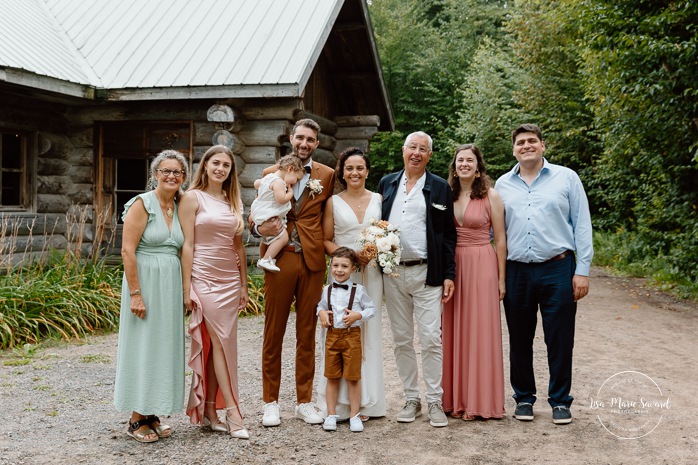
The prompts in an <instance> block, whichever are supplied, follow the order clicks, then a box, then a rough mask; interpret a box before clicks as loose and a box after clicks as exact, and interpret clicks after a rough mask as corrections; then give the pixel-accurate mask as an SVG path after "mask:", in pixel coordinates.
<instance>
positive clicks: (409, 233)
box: [388, 173, 427, 260]
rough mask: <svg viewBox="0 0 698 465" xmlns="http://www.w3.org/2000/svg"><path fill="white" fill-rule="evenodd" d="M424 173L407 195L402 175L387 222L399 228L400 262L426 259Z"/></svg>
mask: <svg viewBox="0 0 698 465" xmlns="http://www.w3.org/2000/svg"><path fill="white" fill-rule="evenodd" d="M426 179H427V174H426V173H424V174H423V175H422V177H421V178H419V179H418V180H417V182H416V183H415V185H414V187H412V189H411V190H410V192H409V193H407V176H406V175H405V174H404V173H403V174H402V179H400V185H399V186H398V189H397V192H396V193H395V200H394V201H393V205H392V207H391V209H390V216H389V217H388V221H389V222H390V223H391V224H394V225H397V226H399V227H400V243H401V244H402V254H401V259H402V260H416V259H420V258H424V259H426V258H427V204H426V201H425V200H424V193H423V192H422V189H423V188H424V182H425V181H426Z"/></svg>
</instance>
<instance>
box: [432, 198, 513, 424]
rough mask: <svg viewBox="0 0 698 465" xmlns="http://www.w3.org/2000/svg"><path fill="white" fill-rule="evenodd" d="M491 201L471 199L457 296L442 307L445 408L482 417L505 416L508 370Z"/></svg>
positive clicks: (459, 252) (460, 246) (461, 232)
mask: <svg viewBox="0 0 698 465" xmlns="http://www.w3.org/2000/svg"><path fill="white" fill-rule="evenodd" d="M491 225H492V224H491V221H490V201H489V199H488V198H487V197H485V198H484V199H470V202H469V203H468V206H467V207H466V209H465V212H464V213H463V225H462V226H461V225H459V224H458V222H457V221H456V231H457V234H458V240H457V243H456V279H455V293H454V295H453V298H452V299H451V300H450V301H449V303H448V304H446V305H445V306H444V312H443V316H442V340H443V360H444V370H443V382H442V384H443V389H444V395H443V407H444V410H445V411H446V412H453V413H459V414H460V413H463V412H465V415H471V416H478V417H482V418H502V417H503V416H504V413H505V412H504V366H503V359H502V324H501V317H500V308H499V286H498V281H499V279H498V274H499V272H498V270H497V254H496V252H495V250H494V247H492V244H491V243H490V227H491Z"/></svg>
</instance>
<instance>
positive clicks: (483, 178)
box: [448, 144, 492, 202]
mask: <svg viewBox="0 0 698 465" xmlns="http://www.w3.org/2000/svg"><path fill="white" fill-rule="evenodd" d="M464 150H470V151H471V152H473V154H474V155H475V159H476V160H477V174H478V175H479V176H478V175H476V177H475V180H474V181H473V186H472V191H471V192H470V198H471V199H484V198H485V197H487V192H489V190H490V187H492V181H490V177H489V176H487V168H486V166H485V159H484V158H483V157H482V153H481V152H480V149H479V148H477V146H476V145H475V144H463V145H459V146H458V147H457V148H456V151H455V152H453V160H452V161H451V164H450V165H448V184H449V185H450V186H451V191H452V192H453V201H454V202H455V201H456V200H458V197H460V181H459V179H458V175H457V174H456V158H458V154H459V153H460V152H462V151H464Z"/></svg>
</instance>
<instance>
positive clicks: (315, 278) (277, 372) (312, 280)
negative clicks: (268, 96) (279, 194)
mask: <svg viewBox="0 0 698 465" xmlns="http://www.w3.org/2000/svg"><path fill="white" fill-rule="evenodd" d="M310 177H311V179H320V181H321V183H322V186H323V190H322V193H320V194H316V195H314V196H310V195H309V193H308V188H307V187H306V189H305V191H304V193H303V194H302V195H301V197H300V198H299V199H298V201H297V202H296V204H295V205H294V207H293V208H292V209H291V212H289V214H288V231H289V235H290V233H291V231H292V230H293V228H295V229H296V230H297V231H298V237H299V239H300V243H301V247H302V251H301V252H300V253H295V252H290V251H283V252H281V253H280V254H279V255H278V256H277V258H276V264H277V266H278V267H279V268H281V272H279V273H270V272H268V271H266V272H265V273H264V315H265V318H264V341H263V343H262V388H263V393H262V396H263V399H264V402H267V403H268V402H274V401H277V400H278V399H279V387H280V385H281V349H282V347H283V342H284V335H285V334H286V325H287V323H288V317H289V314H290V308H291V304H292V302H293V299H294V297H295V299H296V399H297V402H298V403H299V404H300V403H307V402H310V401H311V400H312V393H313V378H314V377H315V326H316V324H317V315H316V313H315V311H316V309H317V304H318V302H319V301H320V294H321V293H322V286H323V283H324V278H325V269H326V268H325V252H324V244H323V242H324V236H323V233H322V212H323V209H324V206H325V202H326V201H327V199H328V198H329V197H331V196H332V193H333V190H334V171H333V170H332V169H331V168H328V167H327V166H325V165H322V164H320V163H318V162H315V161H314V162H313V171H312V173H311V175H310Z"/></svg>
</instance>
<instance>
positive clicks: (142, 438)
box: [126, 418, 160, 443]
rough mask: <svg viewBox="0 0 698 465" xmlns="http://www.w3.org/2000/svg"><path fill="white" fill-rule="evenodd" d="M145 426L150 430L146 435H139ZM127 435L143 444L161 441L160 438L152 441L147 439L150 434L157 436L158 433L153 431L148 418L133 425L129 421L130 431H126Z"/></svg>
mask: <svg viewBox="0 0 698 465" xmlns="http://www.w3.org/2000/svg"><path fill="white" fill-rule="evenodd" d="M143 426H148V429H147V430H146V431H145V432H144V433H139V432H138V430H139V429H140V428H142V427H143ZM126 434H128V435H129V436H131V437H132V438H133V439H135V440H136V441H138V442H143V443H151V442H156V441H159V440H160V436H157V437H155V438H151V439H148V438H146V436H148V435H149V434H155V435H157V433H156V432H155V431H153V430H152V428H151V427H150V422H149V421H148V419H147V418H141V419H140V420H138V421H134V422H133V423H131V422H130V421H129V424H128V430H126Z"/></svg>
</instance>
